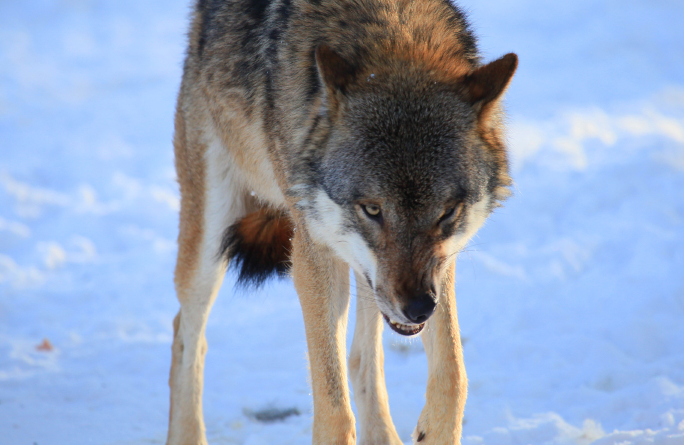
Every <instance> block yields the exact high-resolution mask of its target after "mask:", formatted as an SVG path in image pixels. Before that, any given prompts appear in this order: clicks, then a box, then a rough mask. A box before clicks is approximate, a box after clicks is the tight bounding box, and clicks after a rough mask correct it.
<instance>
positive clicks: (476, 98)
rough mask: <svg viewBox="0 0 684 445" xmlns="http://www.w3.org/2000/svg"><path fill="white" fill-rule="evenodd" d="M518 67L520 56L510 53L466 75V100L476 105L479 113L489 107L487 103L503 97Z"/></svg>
mask: <svg viewBox="0 0 684 445" xmlns="http://www.w3.org/2000/svg"><path fill="white" fill-rule="evenodd" d="M517 67H518V56H516V55H515V54H513V53H509V54H506V55H505V56H503V57H501V58H500V59H497V60H495V61H493V62H490V63H488V64H487V65H484V66H481V67H479V68H477V69H476V70H474V71H472V72H470V73H469V74H467V75H466V76H465V78H464V79H463V81H462V85H463V87H464V90H465V96H466V100H468V102H470V104H471V105H473V107H475V109H476V110H477V112H478V114H479V115H482V113H483V112H484V111H485V110H486V109H487V108H489V107H488V106H487V105H489V104H491V103H493V102H494V101H496V99H498V98H499V97H501V95H502V94H503V92H504V91H505V90H506V87H508V84H509V83H510V81H511V79H512V78H513V74H514V73H515V69H516V68H517Z"/></svg>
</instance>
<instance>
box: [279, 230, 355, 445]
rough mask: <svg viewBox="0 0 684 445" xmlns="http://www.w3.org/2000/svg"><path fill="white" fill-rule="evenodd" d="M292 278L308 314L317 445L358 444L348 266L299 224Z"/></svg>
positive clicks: (314, 435)
mask: <svg viewBox="0 0 684 445" xmlns="http://www.w3.org/2000/svg"><path fill="white" fill-rule="evenodd" d="M292 243H293V246H292V264H293V266H292V277H293V280H294V285H295V288H296V289H297V294H299V301H300V302H301V305H302V313H303V314H304V325H305V328H306V341H307V344H308V347H309V366H310V368H311V386H312V387H313V399H314V424H313V443H314V445H324V444H326V445H327V444H330V445H333V444H334V445H354V444H356V430H355V425H354V414H353V413H352V410H351V404H350V400H349V388H348V387H347V371H346V367H347V363H346V358H345V355H346V346H345V335H346V331H347V312H348V310H349V266H348V265H347V264H346V263H344V262H342V261H340V260H339V259H337V258H335V257H334V256H333V254H332V252H331V251H330V250H329V249H328V248H326V247H322V246H319V245H315V244H314V243H313V242H312V241H311V239H310V238H309V236H308V234H307V232H306V230H305V228H303V227H301V225H299V226H298V228H297V232H295V237H294V239H293V240H292Z"/></svg>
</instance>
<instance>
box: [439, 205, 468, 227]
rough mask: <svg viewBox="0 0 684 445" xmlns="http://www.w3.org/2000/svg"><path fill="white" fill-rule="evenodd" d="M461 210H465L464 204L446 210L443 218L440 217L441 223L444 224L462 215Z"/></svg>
mask: <svg viewBox="0 0 684 445" xmlns="http://www.w3.org/2000/svg"><path fill="white" fill-rule="evenodd" d="M461 209H463V203H461V204H458V205H455V206H453V207H450V208H448V209H446V210H445V211H444V213H443V214H442V216H440V217H439V222H440V223H442V222H444V221H447V220H450V219H453V218H454V217H455V216H458V215H460V213H461Z"/></svg>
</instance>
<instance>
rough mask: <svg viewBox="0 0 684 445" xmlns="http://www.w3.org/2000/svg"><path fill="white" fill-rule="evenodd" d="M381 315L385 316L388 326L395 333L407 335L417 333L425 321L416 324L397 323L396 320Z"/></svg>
mask: <svg viewBox="0 0 684 445" xmlns="http://www.w3.org/2000/svg"><path fill="white" fill-rule="evenodd" d="M382 316H383V317H384V318H385V321H386V322H387V324H388V325H389V327H390V328H392V330H393V331H394V332H396V333H397V334H400V335H405V336H407V337H408V336H411V335H416V334H418V333H419V332H420V331H422V330H423V328H424V327H425V323H421V324H416V325H407V324H401V323H397V322H396V321H392V320H390V318H389V317H388V316H387V315H385V314H382Z"/></svg>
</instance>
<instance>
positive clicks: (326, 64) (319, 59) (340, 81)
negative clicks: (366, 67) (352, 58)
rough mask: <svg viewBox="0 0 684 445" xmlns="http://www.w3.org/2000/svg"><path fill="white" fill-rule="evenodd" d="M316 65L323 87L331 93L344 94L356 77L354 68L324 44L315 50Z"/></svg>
mask: <svg viewBox="0 0 684 445" xmlns="http://www.w3.org/2000/svg"><path fill="white" fill-rule="evenodd" d="M316 65H317V66H318V72H319V73H320V74H321V78H322V79H323V82H324V83H325V86H326V87H327V88H328V89H329V90H332V91H340V92H342V93H344V92H345V90H346V89H347V86H348V85H349V84H350V83H351V82H352V81H353V80H354V77H355V75H356V68H355V67H354V66H352V65H351V64H350V63H348V62H347V61H346V60H344V59H343V58H342V57H340V56H339V55H338V54H337V53H336V52H335V51H333V50H332V49H331V48H330V47H329V46H328V45H325V44H321V45H318V48H316Z"/></svg>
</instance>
